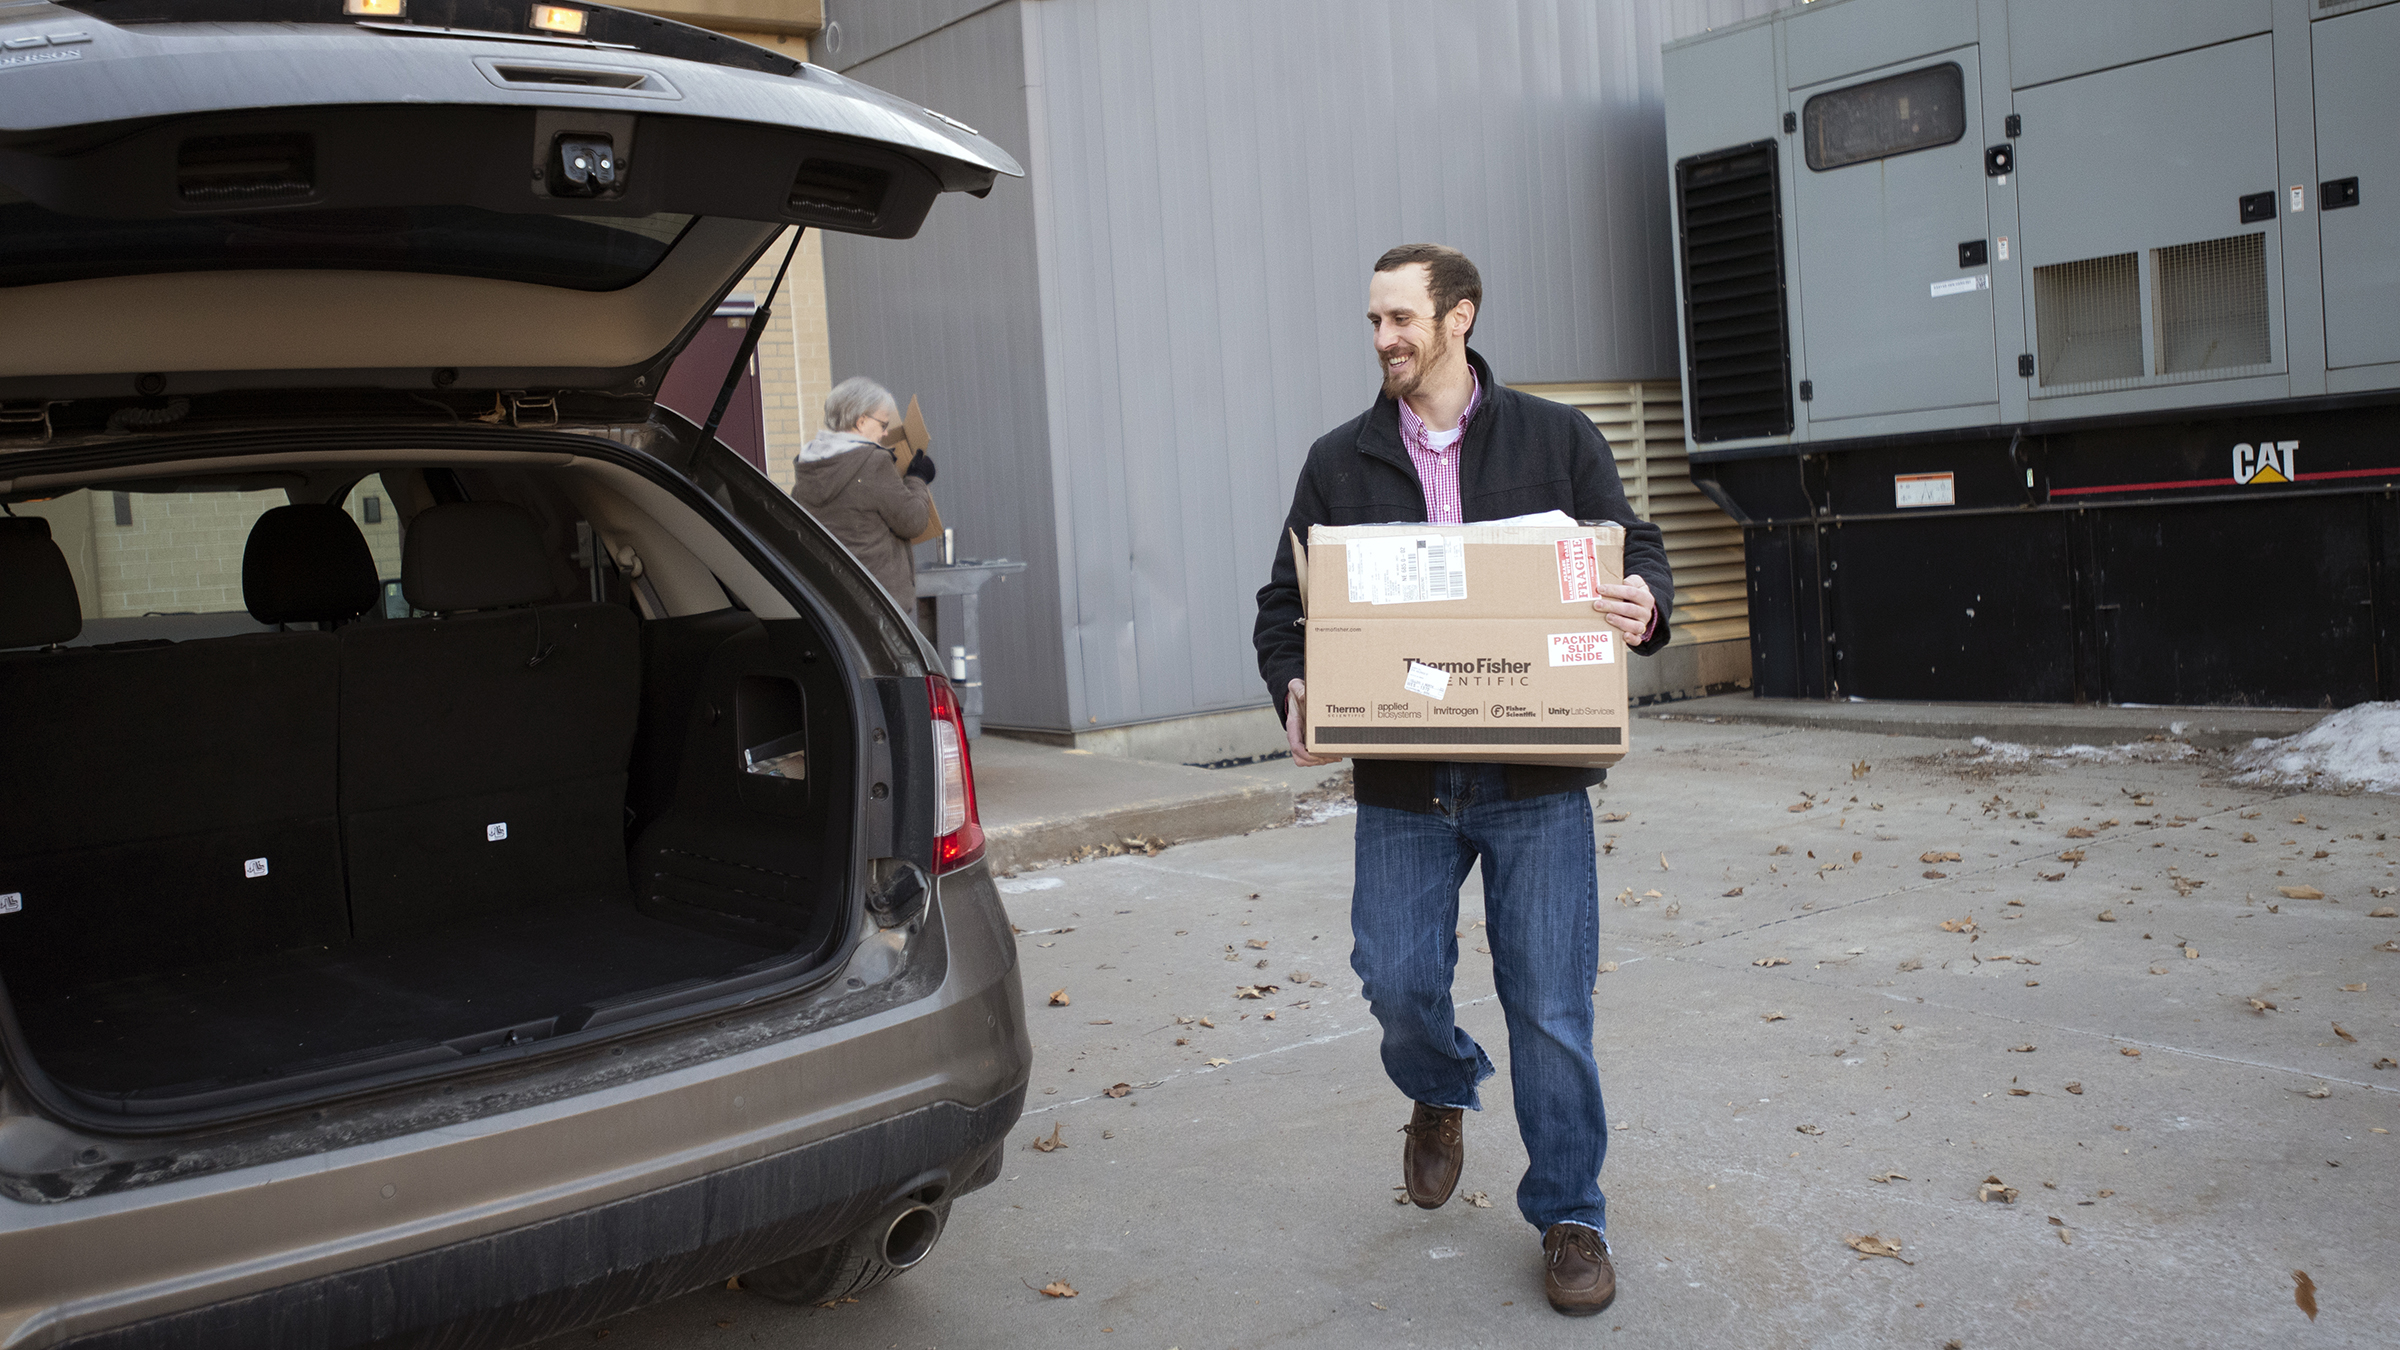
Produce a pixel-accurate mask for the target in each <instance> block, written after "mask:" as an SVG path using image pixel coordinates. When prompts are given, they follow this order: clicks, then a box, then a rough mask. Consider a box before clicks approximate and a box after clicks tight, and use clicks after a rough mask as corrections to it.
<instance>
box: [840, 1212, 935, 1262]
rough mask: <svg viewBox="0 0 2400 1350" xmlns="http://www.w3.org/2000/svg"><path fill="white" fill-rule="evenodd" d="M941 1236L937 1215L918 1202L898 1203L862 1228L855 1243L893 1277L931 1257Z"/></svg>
mask: <svg viewBox="0 0 2400 1350" xmlns="http://www.w3.org/2000/svg"><path fill="white" fill-rule="evenodd" d="M941 1236H942V1216H941V1214H940V1212H939V1211H937V1210H935V1209H934V1208H933V1207H932V1206H931V1205H928V1204H926V1203H924V1202H923V1201H920V1200H902V1201H900V1202H899V1203H897V1204H895V1205H893V1206H892V1207H891V1208H889V1209H887V1210H885V1211H884V1212H883V1213H881V1214H878V1215H876V1216H875V1217H874V1218H872V1219H869V1220H868V1221H867V1222H866V1223H865V1224H864V1225H862V1226H861V1227H860V1228H859V1230H858V1235H857V1239H856V1240H857V1241H858V1242H859V1244H860V1245H862V1246H864V1247H865V1248H866V1249H867V1250H868V1251H871V1252H873V1253H875V1255H876V1256H877V1257H878V1258H880V1259H881V1260H882V1261H883V1263H884V1264H885V1265H887V1266H889V1267H891V1268H892V1270H893V1272H894V1273H897V1272H899V1271H903V1270H907V1269H908V1268H909V1267H911V1266H914V1265H916V1264H917V1263H918V1262H920V1261H922V1260H924V1259H925V1258H926V1257H927V1256H929V1255H931V1254H932V1252H933V1244H934V1243H936V1242H938V1241H940V1240H941Z"/></svg>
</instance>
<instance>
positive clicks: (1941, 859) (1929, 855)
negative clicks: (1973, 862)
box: [1917, 849, 1965, 863]
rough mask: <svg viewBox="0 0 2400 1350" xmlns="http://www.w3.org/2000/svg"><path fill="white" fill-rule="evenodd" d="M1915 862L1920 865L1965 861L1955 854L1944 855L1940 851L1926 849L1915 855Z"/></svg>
mask: <svg viewBox="0 0 2400 1350" xmlns="http://www.w3.org/2000/svg"><path fill="white" fill-rule="evenodd" d="M1917 861H1918V862H1921V863H1946V862H1963V861H1965V860H1964V859H1962V858H1960V857H1959V856H1958V855H1957V854H1955V853H1945V852H1943V851H1942V850H1940V849H1927V850H1925V851H1924V852H1923V853H1920V854H1918V855H1917Z"/></svg>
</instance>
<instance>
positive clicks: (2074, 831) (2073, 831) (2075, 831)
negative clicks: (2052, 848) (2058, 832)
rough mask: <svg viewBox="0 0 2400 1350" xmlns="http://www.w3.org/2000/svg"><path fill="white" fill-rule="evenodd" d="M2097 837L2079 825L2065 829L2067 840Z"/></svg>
mask: <svg viewBox="0 0 2400 1350" xmlns="http://www.w3.org/2000/svg"><path fill="white" fill-rule="evenodd" d="M2097 837H2098V836H2097V835H2095V834H2094V833H2093V832H2092V831H2090V830H2087V829H2085V828H2084V827H2082V826H2081V825H2070V826H2068V827H2067V838H2069V839H2092V838H2097Z"/></svg>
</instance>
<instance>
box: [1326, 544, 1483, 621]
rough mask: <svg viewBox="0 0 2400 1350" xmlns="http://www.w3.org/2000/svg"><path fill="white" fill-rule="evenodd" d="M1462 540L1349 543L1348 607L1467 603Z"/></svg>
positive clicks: (1465, 568) (1465, 562)
mask: <svg viewBox="0 0 2400 1350" xmlns="http://www.w3.org/2000/svg"><path fill="white" fill-rule="evenodd" d="M1466 543H1467V541H1466V536H1465V535H1457V534H1451V535H1441V534H1413V535H1395V536H1393V537H1390V538H1385V539H1355V540H1352V541H1350V543H1349V544H1348V546H1347V551H1348V555H1349V564H1350V601H1351V603H1352V604H1368V605H1404V604H1414V603H1417V602H1420V601H1426V600H1464V599H1466V598H1467V559H1466Z"/></svg>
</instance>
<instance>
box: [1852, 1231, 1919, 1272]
mask: <svg viewBox="0 0 2400 1350" xmlns="http://www.w3.org/2000/svg"><path fill="white" fill-rule="evenodd" d="M1842 1242H1843V1243H1844V1244H1845V1245H1846V1246H1848V1247H1849V1248H1850V1250H1852V1251H1854V1252H1857V1253H1858V1258H1859V1259H1860V1260H1862V1261H1864V1260H1865V1259H1867V1258H1868V1257H1870V1256H1888V1257H1890V1258H1892V1259H1893V1260H1895V1261H1897V1262H1899V1263H1900V1264H1901V1265H1904V1266H1913V1265H1915V1264H1916V1262H1914V1261H1911V1260H1909V1259H1908V1258H1907V1257H1905V1256H1902V1255H1901V1254H1900V1244H1899V1242H1898V1241H1896V1240H1894V1239H1890V1238H1886V1237H1884V1236H1883V1235H1882V1234H1880V1233H1868V1234H1866V1235H1864V1236H1857V1235H1850V1236H1845V1237H1843V1239H1842Z"/></svg>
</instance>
